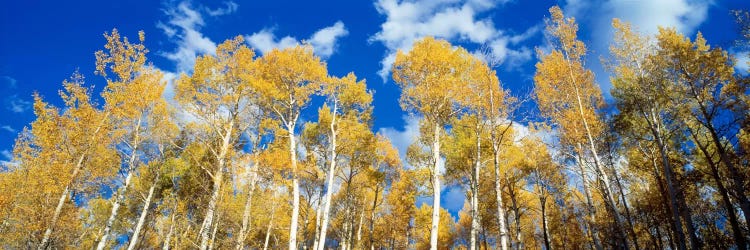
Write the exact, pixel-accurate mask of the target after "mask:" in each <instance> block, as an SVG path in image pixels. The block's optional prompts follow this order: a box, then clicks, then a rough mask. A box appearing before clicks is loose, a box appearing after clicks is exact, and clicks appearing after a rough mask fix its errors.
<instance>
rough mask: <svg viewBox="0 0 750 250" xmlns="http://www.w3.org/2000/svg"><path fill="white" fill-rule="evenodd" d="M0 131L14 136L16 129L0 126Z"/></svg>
mask: <svg viewBox="0 0 750 250" xmlns="http://www.w3.org/2000/svg"><path fill="white" fill-rule="evenodd" d="M0 129H2V130H5V131H8V132H9V133H11V134H15V133H16V129H14V128H13V127H11V126H9V125H3V126H0Z"/></svg>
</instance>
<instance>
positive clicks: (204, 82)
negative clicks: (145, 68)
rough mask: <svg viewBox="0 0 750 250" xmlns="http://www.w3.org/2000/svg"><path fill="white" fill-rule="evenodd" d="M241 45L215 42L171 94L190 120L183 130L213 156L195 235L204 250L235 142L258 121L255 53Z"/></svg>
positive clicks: (240, 42)
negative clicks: (202, 213) (212, 49)
mask: <svg viewBox="0 0 750 250" xmlns="http://www.w3.org/2000/svg"><path fill="white" fill-rule="evenodd" d="M243 42H244V40H243V38H242V37H241V36H238V37H236V38H234V39H232V40H227V41H226V42H224V43H222V44H220V45H219V46H218V47H217V48H216V56H212V55H205V56H201V57H199V58H198V59H197V60H196V62H195V67H194V68H193V74H192V75H191V76H187V75H184V74H183V75H182V76H181V77H180V79H179V80H178V81H177V88H176V90H175V98H176V99H177V101H178V103H179V104H180V105H181V107H182V108H184V110H185V112H186V114H185V115H186V116H187V117H191V118H193V119H192V120H191V121H190V122H189V124H188V126H190V128H192V129H194V130H195V133H196V134H195V137H196V139H197V140H198V141H200V142H201V143H203V144H205V145H206V147H207V149H208V151H210V154H211V156H212V157H213V158H214V166H212V167H209V168H204V169H205V170H206V172H207V174H208V175H210V176H211V180H212V185H213V188H212V195H211V198H210V199H209V202H208V205H207V207H206V212H205V216H204V217H203V223H202V224H201V227H200V231H199V232H200V237H199V238H200V242H201V243H200V248H201V249H207V248H208V247H209V243H210V231H211V227H212V226H213V225H214V216H215V215H216V208H217V204H218V202H219V196H220V194H221V189H222V188H221V187H222V183H223V182H224V173H225V172H226V167H227V165H228V162H229V161H230V159H231V156H232V155H233V154H235V153H236V152H235V151H236V150H235V149H236V148H235V147H236V145H237V143H238V139H239V138H240V135H241V134H242V133H243V131H245V130H246V129H247V128H248V127H249V126H250V125H251V124H255V123H254V122H252V121H253V120H255V119H258V117H256V113H257V109H258V107H257V104H256V99H257V94H256V93H257V92H256V91H255V89H254V88H253V85H251V83H253V82H255V81H257V78H258V71H257V68H256V65H257V64H256V62H255V61H254V60H253V57H254V56H255V53H254V52H253V50H252V49H250V48H248V47H247V46H245V45H244V44H243ZM201 167H202V166H201Z"/></svg>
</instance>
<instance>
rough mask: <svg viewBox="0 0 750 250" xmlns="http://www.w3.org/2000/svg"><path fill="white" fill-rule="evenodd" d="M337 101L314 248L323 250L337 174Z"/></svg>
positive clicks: (332, 121) (334, 106)
mask: <svg viewBox="0 0 750 250" xmlns="http://www.w3.org/2000/svg"><path fill="white" fill-rule="evenodd" d="M336 108H337V107H336V102H334V105H333V117H332V119H331V126H330V131H331V141H330V143H331V149H330V151H331V152H330V154H331V157H330V165H329V167H328V173H327V174H326V179H327V180H326V190H325V191H326V192H325V198H324V199H325V205H324V207H323V221H322V222H321V223H322V224H321V227H320V237H318V238H319V243H318V245H317V247H318V248H316V249H314V250H323V248H325V245H326V233H327V231H328V220H329V218H328V217H329V216H330V215H329V214H330V211H331V197H332V196H333V177H334V175H335V174H336V134H337V131H336Z"/></svg>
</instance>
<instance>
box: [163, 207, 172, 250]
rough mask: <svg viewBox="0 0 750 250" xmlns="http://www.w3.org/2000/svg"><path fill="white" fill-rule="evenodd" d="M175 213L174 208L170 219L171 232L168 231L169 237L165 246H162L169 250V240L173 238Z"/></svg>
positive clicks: (164, 249) (165, 241)
mask: <svg viewBox="0 0 750 250" xmlns="http://www.w3.org/2000/svg"><path fill="white" fill-rule="evenodd" d="M174 215H175V211H174V210H172V219H170V223H169V233H167V238H166V239H165V240H164V247H163V248H162V250H169V241H170V240H171V238H172V232H173V231H174Z"/></svg>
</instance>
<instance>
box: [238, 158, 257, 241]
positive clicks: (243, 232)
mask: <svg viewBox="0 0 750 250" xmlns="http://www.w3.org/2000/svg"><path fill="white" fill-rule="evenodd" d="M253 165H257V164H253ZM251 168H252V166H249V165H248V167H247V168H246V176H245V178H246V179H247V181H248V190H247V200H246V201H245V211H244V212H243V213H242V228H241V229H240V233H239V235H237V247H236V249H237V250H239V249H243V248H244V247H245V238H247V234H248V232H249V231H250V216H251V210H252V203H253V193H254V192H255V182H256V180H257V178H256V175H255V173H253V172H252V169H251Z"/></svg>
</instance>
